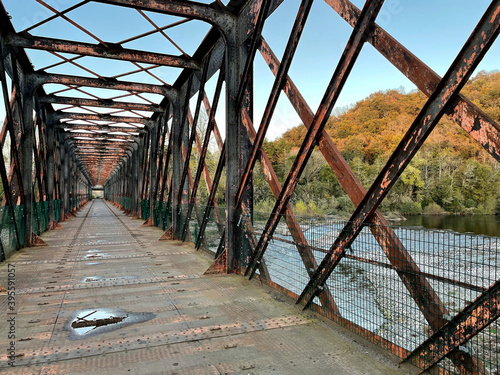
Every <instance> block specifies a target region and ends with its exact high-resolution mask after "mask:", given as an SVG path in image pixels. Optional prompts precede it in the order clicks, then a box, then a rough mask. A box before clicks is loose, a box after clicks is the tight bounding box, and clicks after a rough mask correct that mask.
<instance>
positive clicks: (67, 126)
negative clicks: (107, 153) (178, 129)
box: [55, 122, 147, 135]
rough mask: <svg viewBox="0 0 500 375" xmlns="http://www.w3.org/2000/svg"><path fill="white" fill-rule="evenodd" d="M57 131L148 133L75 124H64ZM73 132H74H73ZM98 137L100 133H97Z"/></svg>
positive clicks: (58, 125)
mask: <svg viewBox="0 0 500 375" xmlns="http://www.w3.org/2000/svg"><path fill="white" fill-rule="evenodd" d="M55 127H56V128H57V129H78V130H88V131H92V132H99V131H106V132H121V133H139V134H146V133H147V131H146V130H144V129H140V128H125V127H119V126H116V127H115V126H112V125H88V124H73V123H67V122H66V123H62V124H57V125H56V126H55ZM71 131H72V130H71ZM95 134H96V135H98V134H100V133H95Z"/></svg>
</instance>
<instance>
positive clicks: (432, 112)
mask: <svg viewBox="0 0 500 375" xmlns="http://www.w3.org/2000/svg"><path fill="white" fill-rule="evenodd" d="M499 27H500V2H493V3H492V4H491V5H490V7H489V8H488V10H487V12H486V13H485V15H484V16H483V18H482V19H481V21H480V22H479V24H478V26H477V27H476V29H475V30H474V32H473V34H472V35H471V37H470V38H469V40H468V41H467V43H466V44H465V45H464V47H463V48H462V50H461V51H460V53H459V54H458V56H457V58H456V59H455V61H454V63H453V64H452V65H451V67H450V69H449V70H448V72H447V73H446V75H445V76H444V77H443V79H442V81H441V83H440V84H439V86H438V88H437V89H436V91H435V93H434V94H433V95H432V96H431V98H430V99H429V100H428V101H427V103H426V104H425V105H424V107H423V108H422V110H421V111H420V113H419V115H418V116H417V118H416V119H415V121H414V122H413V124H412V126H411V127H410V129H409V130H408V132H407V133H406V135H405V136H404V137H403V139H402V140H401V142H400V144H399V145H398V147H397V148H396V151H395V152H394V153H393V154H392V155H391V157H390V158H389V161H388V162H387V164H386V165H385V167H384V168H383V169H382V171H381V172H380V173H379V175H378V176H377V178H376V179H375V181H374V183H373V185H372V187H371V188H370V189H369V190H368V192H367V193H366V195H365V197H364V199H363V201H362V202H361V203H360V205H358V207H357V208H356V210H355V211H354V213H353V215H352V216H351V218H350V220H349V222H348V224H346V226H345V227H344V229H343V230H342V232H341V233H340V234H339V236H338V237H337V240H336V241H335V243H334V244H333V245H332V247H331V249H330V251H329V253H328V255H327V256H326V257H325V259H324V260H323V262H322V263H321V265H320V267H319V268H318V270H317V271H316V273H315V275H314V277H313V278H312V279H311V281H310V282H309V283H308V285H307V286H306V288H305V289H304V291H303V292H302V294H301V297H300V299H299V302H304V303H305V305H308V304H309V303H310V302H311V300H312V298H313V295H314V294H316V293H317V287H318V286H320V285H323V284H324V282H325V281H326V279H327V278H328V276H329V275H330V274H331V272H332V271H333V269H334V268H335V266H336V265H337V264H338V262H339V260H340V258H341V256H342V254H343V253H344V251H345V248H346V247H347V246H349V244H350V243H352V241H353V240H354V238H355V237H356V235H357V234H358V233H359V232H360V230H361V229H362V227H363V224H364V222H365V221H366V220H367V218H368V217H369V216H370V215H371V214H372V213H373V212H374V211H375V210H376V209H377V207H378V205H379V204H380V202H381V200H382V199H383V197H384V196H385V194H387V192H388V191H389V189H390V188H391V187H392V185H393V184H394V182H395V181H396V179H397V176H399V175H400V174H401V173H402V172H403V170H404V168H405V167H406V165H408V163H409V162H410V160H411V158H412V157H413V156H414V155H415V154H416V152H417V151H418V149H419V147H420V146H421V145H422V143H423V142H424V140H425V139H426V137H427V136H428V135H429V134H430V132H431V131H432V129H433V128H434V126H435V125H436V124H437V122H438V121H439V120H440V118H441V117H442V116H443V115H444V114H445V113H446V110H447V109H448V108H449V107H450V106H451V105H452V104H453V101H454V99H455V97H456V95H457V93H458V92H459V91H460V89H461V88H462V87H463V85H465V83H466V82H467V79H468V78H469V77H470V75H471V74H472V72H473V71H474V68H475V67H476V66H477V64H479V62H480V61H481V59H482V57H483V56H484V54H485V53H486V51H487V49H488V47H489V46H490V45H491V44H492V43H493V41H494V40H495V38H496V36H497V35H498V30H499ZM478 50H479V51H478Z"/></svg>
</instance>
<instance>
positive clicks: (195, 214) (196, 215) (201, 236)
mask: <svg viewBox="0 0 500 375" xmlns="http://www.w3.org/2000/svg"><path fill="white" fill-rule="evenodd" d="M207 210H208V211H207ZM206 211H207V213H208V216H207V220H206V224H205V230H204V231H203V230H202V223H203V217H204V215H205V212H206ZM187 213H188V206H187V205H186V206H182V207H181V208H180V212H179V217H180V220H181V222H182V223H183V224H182V228H183V230H184V222H185V220H186V215H187ZM225 220H226V213H225V208H224V207H218V208H216V207H207V206H202V205H195V206H194V207H193V209H192V210H191V215H190V218H189V226H188V227H186V232H187V233H186V237H185V238H186V240H187V241H192V242H194V243H195V244H197V243H199V246H200V247H201V248H203V249H205V250H210V251H213V252H216V251H217V248H218V246H219V242H220V239H221V234H222V231H223V228H224V222H225Z"/></svg>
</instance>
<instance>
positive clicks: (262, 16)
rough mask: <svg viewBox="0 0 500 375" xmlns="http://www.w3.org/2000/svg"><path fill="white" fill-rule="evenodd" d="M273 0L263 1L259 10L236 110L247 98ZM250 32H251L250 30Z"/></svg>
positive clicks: (237, 95) (242, 74)
mask: <svg viewBox="0 0 500 375" xmlns="http://www.w3.org/2000/svg"><path fill="white" fill-rule="evenodd" d="M271 2H272V1H271V0H262V2H261V4H260V6H259V8H258V14H257V19H256V21H255V25H252V26H254V27H253V30H251V32H252V35H251V37H250V38H251V40H250V43H249V46H248V50H247V53H246V61H245V66H244V67H243V72H242V73H241V79H240V83H239V87H238V92H237V94H236V101H235V105H236V108H237V109H239V108H240V107H241V103H242V101H243V98H244V97H245V94H246V91H247V85H248V82H249V76H250V74H251V72H252V70H253V63H254V59H255V53H256V52H257V47H258V42H259V39H260V35H261V33H262V29H263V28H264V23H265V21H266V17H267V13H268V11H269V7H270V5H271ZM248 31H250V30H248Z"/></svg>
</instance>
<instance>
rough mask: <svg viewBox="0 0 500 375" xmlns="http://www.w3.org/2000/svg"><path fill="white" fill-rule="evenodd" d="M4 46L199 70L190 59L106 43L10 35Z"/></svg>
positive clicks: (197, 65)
mask: <svg viewBox="0 0 500 375" xmlns="http://www.w3.org/2000/svg"><path fill="white" fill-rule="evenodd" d="M6 44H7V45H10V46H11V47H21V48H29V49H37V50H44V51H55V52H64V53H72V54H77V55H83V56H93V57H99V58H106V59H114V60H123V61H136V62H142V63H147V64H155V65H162V66H170V67H176V68H186V69H199V68H200V66H199V64H198V63H197V62H195V61H193V60H192V59H188V58H186V57H185V56H172V55H165V54H160V53H153V52H146V51H139V50H131V49H124V48H123V47H122V46H121V45H119V44H112V43H106V45H102V44H98V45H96V44H91V43H82V42H74V41H69V40H60V39H53V38H43V37H38V36H32V35H30V34H27V35H26V33H24V34H10V35H8V36H7V38H6Z"/></svg>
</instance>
